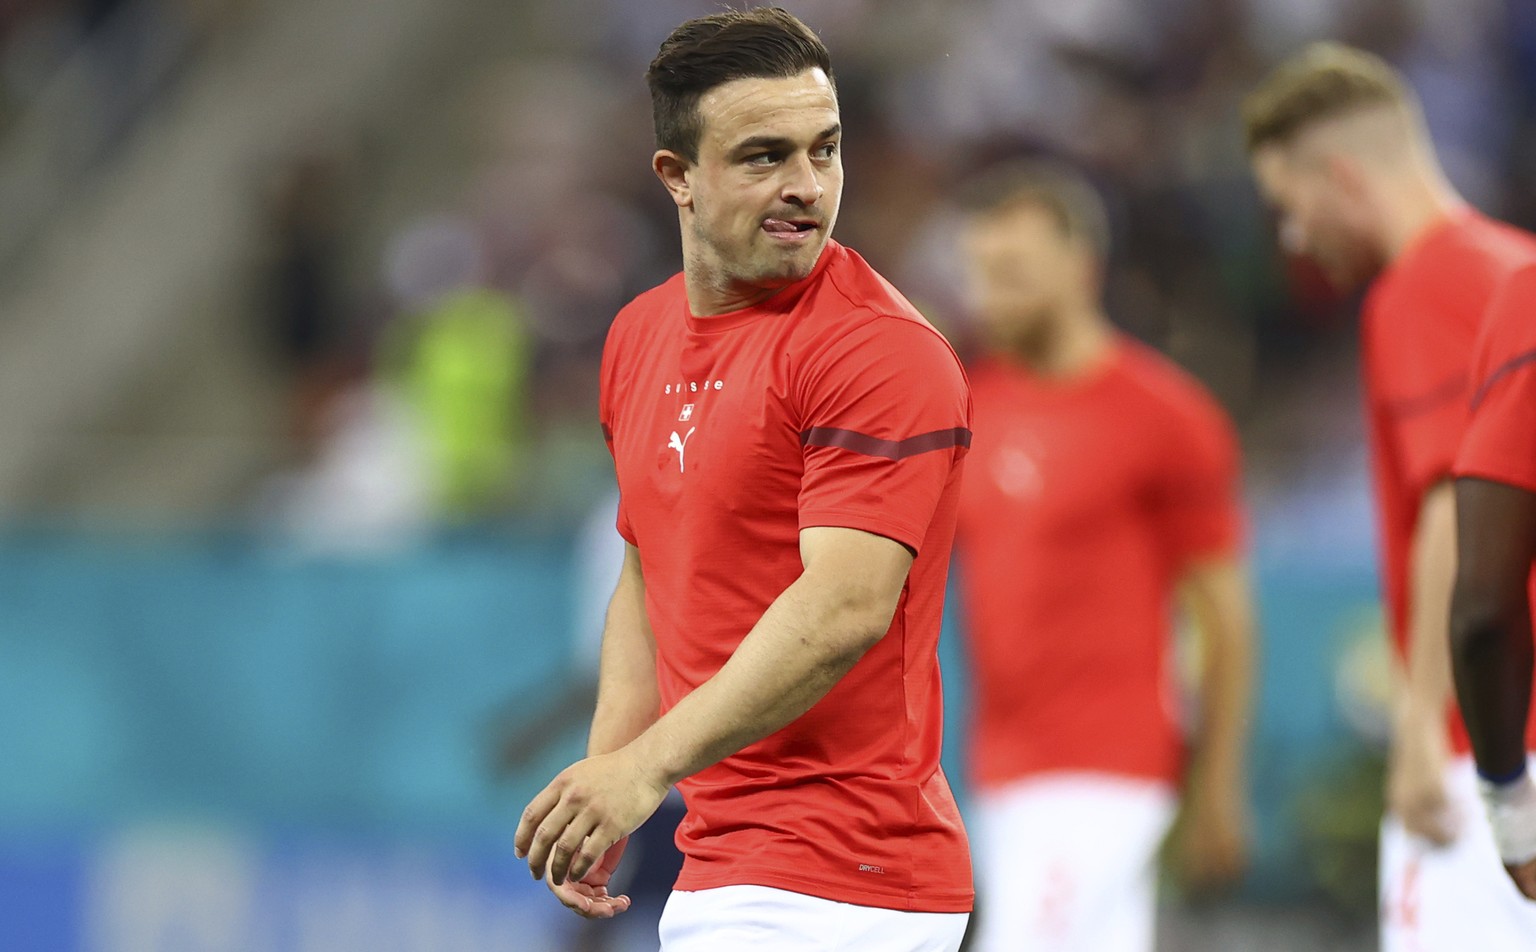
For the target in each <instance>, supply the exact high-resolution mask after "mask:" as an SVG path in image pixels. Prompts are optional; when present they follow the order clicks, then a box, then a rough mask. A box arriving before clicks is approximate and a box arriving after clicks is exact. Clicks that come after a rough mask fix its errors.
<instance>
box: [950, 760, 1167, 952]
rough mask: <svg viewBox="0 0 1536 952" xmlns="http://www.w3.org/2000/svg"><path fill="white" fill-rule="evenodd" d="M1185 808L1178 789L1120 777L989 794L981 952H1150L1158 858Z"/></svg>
mask: <svg viewBox="0 0 1536 952" xmlns="http://www.w3.org/2000/svg"><path fill="white" fill-rule="evenodd" d="M1176 808H1177V795H1176V794H1175V792H1174V790H1173V788H1172V787H1171V786H1170V785H1168V784H1166V783H1160V782H1156V781H1151V780H1142V779H1137V778H1132V777H1120V776H1115V775H1111V774H1091V773H1051V774H1042V775H1039V776H1036V777H1029V778H1026V779H1023V780H1019V781H1016V782H1014V783H1012V784H1009V785H1006V786H1003V787H998V788H996V789H994V790H990V791H986V792H983V793H981V794H980V795H979V796H978V797H977V798H976V808H975V810H974V812H973V822H971V824H970V829H971V832H972V836H971V854H972V856H973V857H975V860H976V871H977V877H978V879H977V888H978V890H979V891H980V893H979V897H980V898H979V901H978V903H977V910H978V911H977V915H978V919H977V923H976V925H977V928H978V930H979V931H978V932H977V936H976V942H975V946H974V947H975V952H1018V950H1021V949H1028V950H1030V952H1151V949H1152V943H1153V935H1154V932H1155V926H1156V913H1157V879H1156V859H1157V851H1158V847H1159V846H1160V845H1161V844H1162V841H1163V837H1164V836H1166V835H1167V833H1168V828H1169V825H1170V824H1171V823H1172V822H1173V816H1174V812H1175V810H1176Z"/></svg>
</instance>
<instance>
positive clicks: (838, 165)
mask: <svg viewBox="0 0 1536 952" xmlns="http://www.w3.org/2000/svg"><path fill="white" fill-rule="evenodd" d="M647 79H648V81H649V84H650V87H651V94H652V102H653V105H654V112H655V120H656V137H657V146H658V150H657V152H656V153H655V155H654V157H653V168H654V170H655V172H656V175H657V177H658V178H660V180H661V181H662V184H663V185H664V186H665V187H666V189H667V192H668V194H669V195H670V196H671V198H672V200H673V202H674V203H675V205H676V206H677V209H678V220H679V225H680V226H681V230H682V245H683V272H682V274H680V275H677V276H676V277H674V278H673V279H672V280H670V281H668V282H667V283H666V284H663V285H662V286H660V287H658V288H655V289H653V290H651V291H649V292H646V293H645V294H643V295H641V296H640V297H639V298H637V299H636V300H635V301H633V302H631V303H630V304H629V305H628V306H627V307H625V308H624V309H623V310H622V311H621V312H620V313H619V315H618V317H617V318H616V319H615V321H614V324H613V328H612V330H611V331H610V333H609V337H608V342H607V347H606V348H605V351H604V358H603V368H602V394H601V400H600V407H601V413H602V423H603V427H604V430H605V432H606V434H607V437H608V439H609V445H610V448H611V450H612V452H613V456H614V463H615V469H616V471H617V474H618V481H619V492H620V503H619V513H618V529H619V532H620V534H621V535H623V536H624V538H625V541H626V542H627V543H628V545H627V548H626V553H625V559H624V566H623V568H622V570H621V573H620V578H619V582H618V586H617V589H616V590H615V592H614V595H613V599H612V601H611V602H610V603H609V608H608V616H607V620H606V623H605V627H604V632H603V646H602V659H601V674H600V678H599V685H598V701H597V710H596V713H595V715H594V717H593V721H592V731H591V735H590V739H589V742H588V753H589V756H588V757H587V759H585V760H582V761H580V762H578V763H576V764H574V765H572V766H571V767H569V768H567V769H566V770H565V771H562V772H561V774H560V775H559V776H557V777H556V778H555V780H554V781H553V782H551V783H550V785H549V786H548V787H546V788H545V789H544V791H542V792H541V793H540V794H539V795H538V796H537V797H535V798H534V800H533V801H532V802H531V803H530V804H529V805H528V808H527V809H526V810H525V811H524V814H523V817H522V822H521V823H520V824H519V826H518V831H517V837H516V845H517V849H518V851H519V853H520V854H522V855H526V856H527V858H528V862H529V865H530V867H531V869H532V870H533V873H534V875H535V876H543V877H545V878H546V880H547V881H548V883H549V884H550V887H551V889H553V891H554V892H555V894H556V896H558V897H559V899H560V901H561V902H563V903H565V904H566V905H567V906H569V907H570V908H572V909H573V910H575V911H576V912H578V913H580V914H582V915H587V916H595V917H609V916H612V915H615V914H618V913H621V912H623V911H624V910H625V909H627V908H628V906H629V900H628V898H627V897H623V896H613V895H611V894H610V893H609V891H608V888H607V887H608V882H609V877H610V876H611V875H612V871H613V868H614V866H615V865H616V864H617V862H618V859H619V856H620V854H621V853H622V850H623V844H624V837H625V836H627V835H628V834H629V833H630V832H632V831H633V830H634V829H635V828H636V827H637V826H639V825H640V823H641V822H643V821H644V820H645V819H646V818H647V817H649V816H650V815H651V813H652V812H653V811H655V809H656V807H657V805H658V804H659V803H660V802H661V800H662V797H663V795H664V794H665V792H666V790H667V788H668V787H669V786H671V785H672V784H676V785H677V787H678V788H679V789H680V790H681V791H682V794H683V797H684V800H685V801H686V803H687V807H688V814H687V818H686V819H685V820H684V821H683V824H682V826H681V827H680V828H679V831H678V842H679V845H680V846H681V847H682V850H683V853H684V855H685V860H684V865H683V871H682V873H681V875H680V876H679V878H678V882H677V889H676V890H675V891H674V892H673V893H672V896H671V898H670V899H669V900H668V902H667V907H666V911H665V912H664V913H663V916H662V922H661V941H662V948H663V949H664V950H666V952H720V950H727V949H728V950H732V952H756V950H762V952H769V950H775V952H777V950H782V949H800V948H819V949H829V950H831V949H836V950H849V952H853V950H859V952H863V950H867V949H879V950H881V952H953V950H954V949H956V948H957V947H958V946H959V943H960V940H961V937H962V935H963V933H964V931H965V925H966V922H967V920H968V918H969V912H970V909H971V900H972V893H971V883H970V857H969V853H968V849H967V845H966V839H965V832H964V829H963V828H962V826H961V824H960V817H959V813H958V810H957V809H956V807H955V803H954V799H953V796H952V795H951V793H950V789H949V785H948V782H947V781H946V780H945V778H944V774H943V772H942V771H941V770H940V768H939V753H940V741H941V733H942V703H943V702H942V691H941V685H940V680H939V670H938V655H937V646H938V636H939V624H940V616H941V613H942V607H943V597H944V585H945V580H946V574H947V570H948V562H949V555H950V547H951V542H952V539H953V535H954V522H955V510H956V505H957V501H958V496H959V487H960V470H961V461H962V459H963V457H964V455H965V452H966V448H967V447H968V446H969V445H970V429H969V427H970V415H971V406H970V392H969V388H968V386H967V384H966V380H965V376H964V372H963V371H962V369H961V367H960V363H959V360H958V358H957V357H956V356H955V354H954V352H953V351H952V350H951V349H950V347H949V345H948V344H947V343H946V342H945V341H944V339H943V338H942V337H941V336H940V335H939V334H938V332H937V331H935V330H934V329H933V328H932V327H931V326H929V325H928V324H927V322H926V321H924V320H923V319H922V317H921V316H920V315H919V314H918V313H917V312H916V311H915V310H914V309H913V308H912V306H911V305H910V304H908V303H907V302H906V300H905V299H904V298H902V297H901V295H900V294H899V293H898V292H897V291H896V290H895V289H894V288H892V287H891V286H890V285H889V284H888V283H886V282H885V281H884V280H883V279H882V278H881V277H880V276H879V275H878V274H876V273H875V272H874V271H873V270H872V269H871V268H870V267H869V265H868V264H866V263H865V262H864V260H863V259H862V258H860V257H859V256H857V255H856V254H854V253H853V252H851V251H849V250H847V249H846V248H843V247H842V246H840V245H838V244H837V243H836V242H833V241H831V240H830V236H831V232H832V228H833V225H834V223H835V222H836V219H837V211H838V204H839V201H840V199H841V195H842V158H841V155H840V152H839V149H840V146H841V138H842V126H841V122H840V118H839V112H838V102H837V94H836V89H835V87H834V85H833V81H832V69H831V64H830V61H829V58H828V55H827V50H826V48H825V46H823V45H822V43H821V41H820V40H819V39H818V38H817V37H816V35H815V34H814V33H812V32H811V31H810V29H809V28H808V27H806V26H805V25H804V24H803V23H801V22H800V21H799V20H797V19H795V18H794V17H793V16H791V15H789V14H788V13H785V12H784V11H782V10H779V9H776V8H763V9H757V10H752V11H749V12H728V13H720V14H716V15H713V16H708V17H703V18H700V19H697V20H691V21H689V22H687V23H685V24H683V25H682V26H681V27H679V28H678V29H677V30H675V31H673V33H672V35H671V36H669V37H668V38H667V40H666V41H665V42H664V43H663V44H662V47H661V50H660V52H659V53H658V55H657V57H656V59H655V60H654V61H653V62H652V64H651V68H650V71H649V73H648V74H647Z"/></svg>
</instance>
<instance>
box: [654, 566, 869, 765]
mask: <svg viewBox="0 0 1536 952" xmlns="http://www.w3.org/2000/svg"><path fill="white" fill-rule="evenodd" d="M895 608H896V602H895V599H894V598H889V597H886V596H885V595H883V594H877V593H873V592H849V591H848V590H847V589H846V587H845V586H843V585H842V584H841V580H840V579H837V578H835V577H828V576H827V575H826V574H825V573H812V572H810V571H808V572H807V573H806V574H804V575H802V576H801V577H800V579H799V580H797V581H796V582H795V583H794V584H792V585H791V586H790V587H789V588H787V589H785V590H784V592H783V594H781V595H780V596H779V597H778V598H777V599H776V600H775V601H774V602H773V604H772V605H771V606H769V608H768V610H767V611H766V612H764V614H763V616H762V618H761V619H760V620H759V621H758V623H757V624H756V625H755V626H754V627H753V629H752V631H751V632H750V633H748V635H747V637H746V638H745V639H743V640H742V642H741V644H740V646H738V648H737V649H736V651H735V653H734V654H733V655H732V656H731V658H730V660H729V661H727V662H726V664H725V665H724V666H723V667H721V669H720V671H719V672H717V673H716V674H715V676H714V677H712V678H710V679H709V680H708V681H706V682H704V683H703V684H701V685H700V686H699V687H698V688H697V689H696V690H694V691H693V692H692V693H691V694H689V695H688V696H687V697H685V698H683V699H682V700H681V701H680V702H679V703H678V704H677V705H676V706H675V707H673V708H672V709H671V710H670V711H668V712H667V714H666V715H665V716H664V717H662V718H661V719H660V720H658V721H657V722H656V723H655V724H654V725H652V726H651V727H650V728H649V729H648V730H647V731H646V732H645V733H644V734H643V735H642V736H641V737H640V738H639V739H638V740H636V742H635V743H636V745H637V748H638V750H637V753H638V754H639V756H641V757H642V758H643V760H644V762H647V763H653V764H655V765H657V767H658V769H659V770H661V771H662V773H663V775H664V777H665V779H666V781H667V782H668V783H676V782H677V781H678V780H681V779H682V778H684V777H687V776H690V775H692V774H695V773H697V772H698V771H700V770H703V769H704V768H705V767H708V766H710V765H711V764H714V763H716V762H717V761H719V760H722V759H723V758H725V757H728V756H730V755H731V754H733V753H735V752H736V751H738V750H741V749H742V748H743V747H746V746H747V745H748V744H751V743H754V742H755V741H758V740H761V739H762V738H764V737H767V736H768V735H769V734H772V733H774V732H775V731H777V730H779V729H781V728H783V727H784V726H786V725H787V724H789V723H790V722H791V721H793V720H795V719H796V718H798V717H799V716H800V715H802V714H804V713H805V712H806V711H808V710H809V709H810V708H811V707H812V706H813V705H814V704H815V703H816V702H817V701H819V700H821V698H822V697H824V696H825V695H826V693H827V692H828V691H830V690H831V689H832V687H833V686H834V685H835V684H837V682H838V681H839V680H841V679H842V677H843V676H844V675H845V674H847V673H848V671H849V670H850V669H851V668H852V667H853V666H854V664H856V663H857V662H858V660H859V658H861V657H862V656H863V655H864V653H865V652H866V651H867V650H868V649H869V648H870V647H872V646H873V645H874V644H875V643H876V642H877V641H879V639H880V637H881V636H882V635H884V634H885V632H886V630H887V629H888V628H889V627H890V623H891V617H892V615H893V614H894V612H895Z"/></svg>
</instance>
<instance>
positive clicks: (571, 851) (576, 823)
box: [549, 813, 598, 886]
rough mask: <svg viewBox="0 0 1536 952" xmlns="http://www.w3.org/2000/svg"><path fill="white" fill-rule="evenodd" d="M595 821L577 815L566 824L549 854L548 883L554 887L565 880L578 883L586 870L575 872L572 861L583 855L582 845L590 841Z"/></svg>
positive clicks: (591, 818)
mask: <svg viewBox="0 0 1536 952" xmlns="http://www.w3.org/2000/svg"><path fill="white" fill-rule="evenodd" d="M597 825H598V823H597V820H596V819H595V818H593V817H591V816H589V815H588V814H586V813H578V814H576V815H575V816H574V817H572V818H571V820H570V822H569V823H567V824H566V826H565V830H564V831H563V832H562V833H561V834H560V838H559V839H557V840H555V844H554V846H553V847H551V848H550V852H549V881H550V882H552V883H554V884H555V885H556V886H559V885H561V884H562V883H564V882H565V881H566V880H567V879H570V880H572V881H575V882H580V881H581V878H582V876H584V875H585V874H586V869H581V870H580V871H579V872H578V871H575V870H574V869H573V866H572V861H573V860H576V859H578V858H579V857H581V856H583V855H584V847H583V846H582V844H583V843H585V842H586V841H588V840H590V839H591V838H592V837H591V833H592V831H593V829H594V828H595V827H597Z"/></svg>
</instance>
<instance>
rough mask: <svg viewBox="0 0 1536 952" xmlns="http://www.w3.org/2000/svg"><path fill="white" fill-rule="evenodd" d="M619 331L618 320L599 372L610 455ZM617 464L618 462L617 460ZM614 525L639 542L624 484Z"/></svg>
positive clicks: (600, 418) (601, 410)
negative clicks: (625, 496)
mask: <svg viewBox="0 0 1536 952" xmlns="http://www.w3.org/2000/svg"><path fill="white" fill-rule="evenodd" d="M617 333H618V321H615V322H614V327H613V328H611V329H610V330H609V332H608V340H607V343H606V344H605V345H604V347H603V360H602V366H601V368H600V370H599V373H598V389H597V416H598V423H599V425H600V426H601V427H602V431H603V442H604V444H606V445H607V447H608V455H609V456H613V455H614V453H613V430H614V427H615V425H616V421H615V419H614V389H615V387H616V386H617V384H616V382H615V376H616V373H617V371H616V369H615V364H616V362H617V359H616V355H617V353H618V350H619V348H618V347H617V346H616V345H615V343H614V338H615V336H616V335H617ZM615 464H617V460H615ZM614 474H615V476H617V474H618V467H617V465H615V467H614ZM614 527H615V528H616V529H618V531H619V535H621V536H623V537H624V541H625V542H628V543H629V544H630V545H638V544H639V543H638V542H636V541H635V530H634V529H633V528H632V527H631V526H630V522H629V512H628V510H627V509H626V508H625V505H624V488H623V486H622V484H621V485H620V487H619V504H618V516H617V518H616V520H615V523H614Z"/></svg>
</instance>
